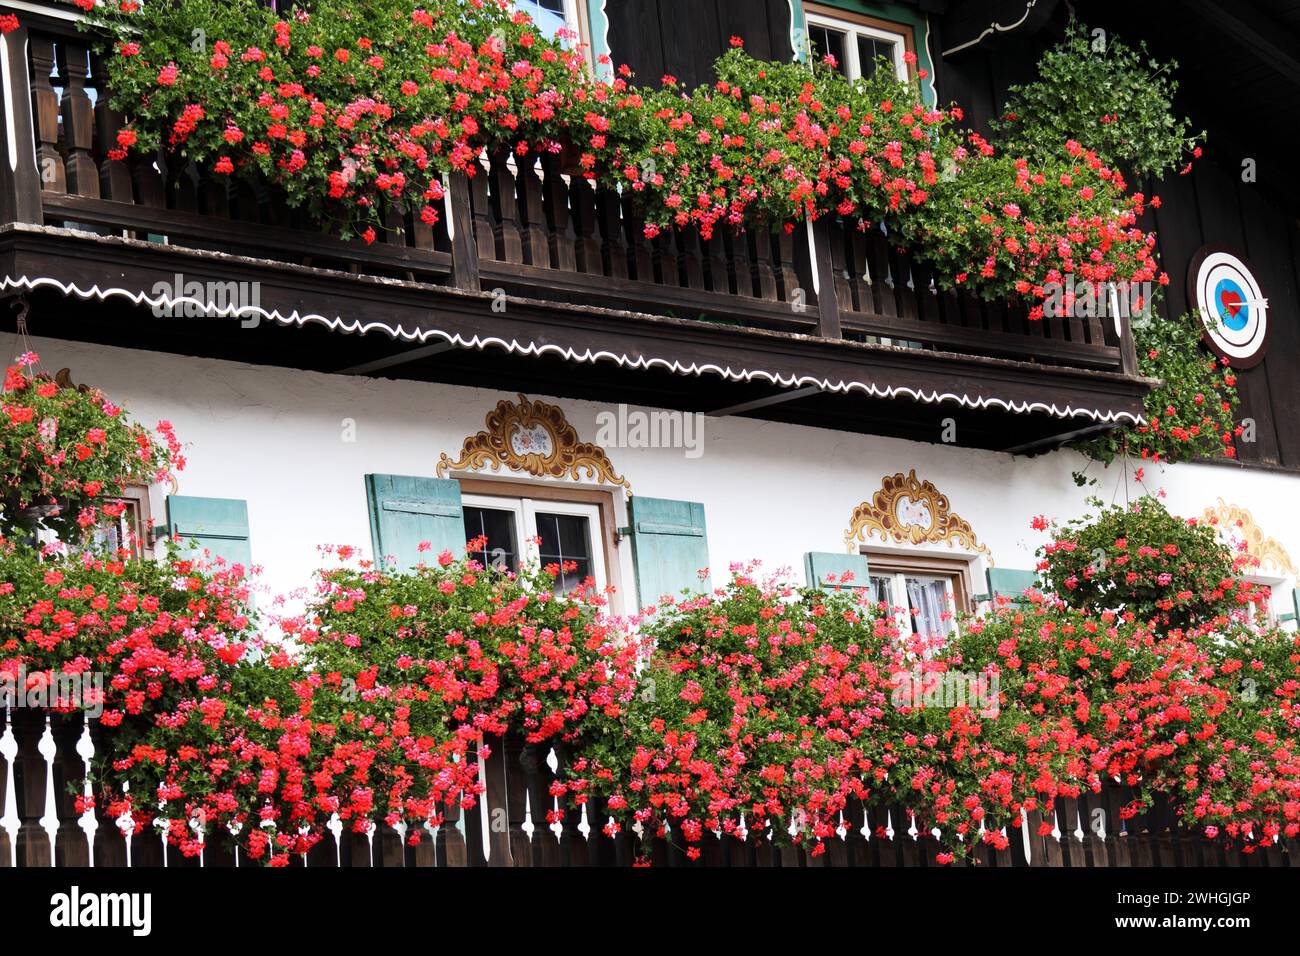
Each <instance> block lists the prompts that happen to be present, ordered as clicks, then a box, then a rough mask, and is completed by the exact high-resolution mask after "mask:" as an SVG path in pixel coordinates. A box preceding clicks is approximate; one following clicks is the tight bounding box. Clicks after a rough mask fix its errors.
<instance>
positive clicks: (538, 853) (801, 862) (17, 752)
mask: <svg viewBox="0 0 1300 956" xmlns="http://www.w3.org/2000/svg"><path fill="white" fill-rule="evenodd" d="M113 733H114V731H113V730H112V729H110V728H106V727H104V726H102V725H101V724H100V723H99V722H98V721H96V720H94V719H93V718H92V719H90V720H88V721H87V720H86V719H84V718H83V717H82V716H81V715H80V714H74V715H66V714H54V715H51V716H49V717H48V718H47V716H46V715H45V714H44V713H43V712H41V711H38V710H33V709H14V710H12V711H9V712H8V715H7V716H6V714H5V712H4V711H0V808H3V810H2V811H0V868H3V867H31V868H48V867H50V866H56V867H85V866H90V865H94V866H96V867H101V868H103V867H119V868H120V867H161V866H169V867H197V866H206V867H232V866H243V867H248V866H258V865H265V862H266V861H265V860H262V861H260V862H253V861H250V860H249V859H248V857H247V853H246V851H238V852H237V851H236V847H235V845H234V844H233V843H232V841H231V840H230V837H229V835H228V834H227V833H226V832H224V831H222V830H219V829H218V828H216V827H215V826H211V825H210V826H208V827H207V828H206V830H205V835H204V849H203V855H202V858H201V859H200V858H199V857H198V856H182V855H181V853H180V851H179V849H178V848H177V847H176V846H175V845H174V844H169V843H168V842H167V841H166V840H165V839H164V837H163V834H162V832H161V831H160V830H159V829H158V828H157V827H144V828H141V829H140V831H139V832H132V833H131V838H130V840H129V841H128V839H127V838H126V834H127V832H130V831H131V828H132V823H131V822H128V821H124V820H122V819H121V818H119V819H113V818H111V817H109V816H108V815H107V813H105V812H104V810H103V808H102V805H101V807H100V808H99V809H97V810H95V811H93V812H91V811H86V812H82V813H78V812H77V808H76V805H75V797H74V794H75V793H76V792H79V791H80V790H81V789H82V788H83V786H84V777H85V772H86V760H87V759H90V760H91V761H92V762H93V763H92V765H94V766H98V765H99V762H100V761H102V760H103V759H104V758H105V755H106V754H108V753H110V752H111V748H112V746H113ZM487 745H488V749H490V751H491V754H490V755H489V756H487V757H486V758H485V762H484V771H483V780H484V781H485V783H486V787H487V791H486V793H485V794H484V795H483V796H482V797H481V798H480V799H479V802H478V804H477V805H476V806H475V807H473V808H471V809H468V810H466V811H463V812H462V810H461V809H460V808H459V807H452V808H450V809H449V810H448V811H447V813H446V817H445V820H444V821H443V822H442V823H441V825H440V826H437V827H429V828H428V831H427V832H425V833H423V834H421V836H422V839H421V841H420V843H419V844H418V845H416V846H411V845H409V844H408V843H406V842H405V841H404V840H403V838H402V834H400V833H398V831H397V830H395V829H394V828H393V827H390V826H388V825H386V824H384V823H383V822H382V821H378V820H376V821H374V829H373V830H372V831H371V832H370V833H369V834H367V833H364V832H355V831H354V830H352V829H351V828H350V827H340V828H339V829H338V832H337V833H335V832H333V831H330V832H328V833H326V834H325V836H324V839H323V840H322V841H321V842H320V843H318V844H316V846H315V847H313V848H312V849H311V850H310V851H309V852H308V853H306V854H292V855H290V857H289V858H288V860H287V863H288V865H289V866H293V867H303V866H307V867H313V868H321V867H325V868H331V867H388V868H392V867H411V868H418V867H487V866H495V867H529V866H548V867H586V866H630V865H632V864H634V863H638V862H641V863H645V862H649V863H651V864H652V865H654V866H670V867H681V866H728V867H849V866H858V867H862V866H868V867H926V866H935V865H936V861H935V857H936V855H937V854H938V853H940V852H943V844H942V843H941V842H940V841H939V840H938V839H936V837H935V836H934V834H933V832H932V828H933V824H931V823H929V822H927V821H925V820H922V819H918V818H915V817H913V816H912V814H911V813H910V812H909V811H908V809H907V808H906V807H904V806H902V805H901V804H898V803H889V802H886V801H875V802H870V801H869V802H867V803H865V804H864V803H860V802H857V801H852V802H850V804H849V806H848V807H847V808H846V810H845V813H844V824H843V827H842V828H841V829H842V832H841V833H839V834H837V835H836V836H835V837H832V838H831V839H830V840H828V841H827V850H826V852H825V853H822V854H820V855H818V856H813V855H812V853H811V852H810V849H809V848H807V847H805V846H791V845H789V844H788V843H783V842H774V841H773V839H772V834H770V833H769V832H767V829H770V828H763V827H760V826H758V825H756V824H755V823H754V821H748V822H747V827H748V828H749V838H748V839H747V840H746V841H744V842H742V841H740V840H738V839H735V838H732V837H727V836H723V837H721V838H719V837H717V836H715V835H714V834H712V833H708V832H706V833H705V834H704V835H703V840H702V841H701V842H700V843H699V844H697V846H698V847H699V849H700V851H701V853H700V857H699V859H698V860H694V861H692V860H690V859H689V858H688V856H687V854H686V850H687V844H686V843H685V841H683V840H682V839H680V837H677V836H674V835H673V834H671V833H670V834H668V835H667V836H662V835H655V834H653V833H651V832H650V831H649V830H648V829H644V828H643V830H642V832H641V833H640V834H638V833H636V832H635V831H634V830H633V829H632V828H630V827H627V826H622V827H620V828H619V829H617V831H608V830H606V824H607V823H608V816H607V815H605V814H603V813H602V812H601V810H600V808H598V807H596V806H591V807H589V808H585V809H579V808H575V807H572V806H566V805H562V804H559V803H558V802H557V801H556V800H555V798H554V797H552V796H551V795H550V793H549V788H550V785H551V783H552V781H554V780H555V778H556V774H557V773H559V772H560V771H561V770H562V768H563V766H564V761H565V760H567V759H568V755H567V754H566V753H565V750H564V747H563V745H558V744H557V745H556V746H555V747H551V746H549V745H546V744H538V745H529V744H525V743H524V742H523V740H522V739H516V738H513V737H507V738H506V739H504V740H502V739H499V738H493V739H490V740H489V741H487ZM9 754H12V757H8V756H7V755H9ZM1133 796H1134V794H1133V792H1132V791H1131V790H1130V789H1128V788H1126V787H1123V786H1120V785H1118V784H1114V783H1109V782H1108V783H1107V785H1106V786H1105V788H1104V789H1103V791H1102V792H1101V793H1098V794H1091V793H1089V794H1084V795H1082V796H1080V797H1079V798H1078V799H1069V798H1062V799H1060V800H1058V801H1057V803H1056V806H1055V808H1054V809H1051V810H1048V811H1046V812H1045V813H1042V812H1038V811H1034V812H1032V813H1028V814H1026V815H1025V817H1024V819H1023V821H1022V824H1021V825H1020V826H1019V827H1015V826H1011V827H1007V832H1006V835H1007V841H1008V843H1007V846H1006V848H1005V849H1002V850H998V849H996V848H994V847H993V846H991V845H987V844H982V843H981V844H980V845H979V846H977V847H976V849H975V850H974V852H973V853H972V855H971V856H970V857H969V858H968V859H964V860H963V859H962V858H961V857H958V858H957V860H956V861H955V863H956V865H958V866H978V867H1071V868H1084V867H1129V866H1141V867H1151V866H1159V867H1185V866H1216V867H1217V866H1246V865H1251V866H1287V865H1293V864H1292V863H1291V862H1290V861H1292V860H1294V858H1295V855H1296V853H1297V852H1300V845H1297V842H1296V841H1295V840H1293V839H1280V840H1278V841H1276V842H1274V844H1273V845H1272V846H1270V847H1265V848H1258V847H1257V848H1256V850H1255V852H1254V853H1252V854H1249V855H1244V854H1242V853H1241V851H1240V850H1236V849H1231V848H1227V847H1225V846H1224V845H1223V844H1222V843H1219V842H1214V841H1211V840H1208V839H1206V838H1205V837H1204V836H1202V835H1200V834H1198V833H1192V832H1190V831H1188V830H1186V829H1184V828H1182V827H1181V826H1180V825H1179V824H1178V821H1177V818H1176V815H1175V814H1174V813H1173V812H1172V809H1171V806H1170V804H1169V802H1168V801H1167V800H1166V799H1164V798H1163V797H1159V796H1158V797H1157V799H1156V801H1155V804H1154V806H1152V807H1151V808H1150V809H1148V810H1146V811H1144V812H1141V813H1138V814H1137V815H1135V816H1132V817H1129V818H1126V817H1125V816H1124V814H1123V813H1122V812H1121V808H1123V807H1124V806H1125V805H1127V804H1128V803H1130V802H1131V801H1132V799H1133ZM548 813H549V814H550V818H549V819H548ZM497 820H504V821H505V824H506V825H505V826H496V825H489V822H488V821H497ZM1044 824H1045V826H1044ZM417 825H420V824H419V823H418V821H410V822H409V823H408V825H407V833H406V836H407V837H409V836H410V835H411V834H410V828H411V827H414V826H417ZM777 825H780V824H779V822H778V823H777ZM279 856H281V857H282V858H283V857H284V856H285V854H284V853H283V852H280V853H279Z"/></svg>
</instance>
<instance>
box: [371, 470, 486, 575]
mask: <svg viewBox="0 0 1300 956" xmlns="http://www.w3.org/2000/svg"><path fill="white" fill-rule="evenodd" d="M366 498H367V499H368V501H369V503H370V543H371V545H372V546H373V547H374V552H375V562H376V563H379V562H381V561H384V560H385V559H391V566H392V567H395V568H398V569H399V570H406V569H408V568H413V567H415V566H416V565H417V564H420V563H421V562H425V563H429V562H432V561H433V560H434V559H435V558H436V557H437V556H438V555H439V554H441V553H442V552H443V551H450V552H451V553H452V554H453V555H455V556H456V557H457V558H460V557H462V556H463V555H464V554H465V514H464V511H463V509H462V508H461V503H460V482H459V481H456V480H455V479H452V478H415V477H410V476H407V475H366ZM425 541H427V542H429V545H430V550H429V551H425V552H421V551H420V544H421V543H422V542H425Z"/></svg>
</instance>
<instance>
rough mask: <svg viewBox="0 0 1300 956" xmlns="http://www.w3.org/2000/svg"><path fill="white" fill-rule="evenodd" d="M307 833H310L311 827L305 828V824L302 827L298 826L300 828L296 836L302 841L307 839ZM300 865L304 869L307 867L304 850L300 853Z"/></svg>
mask: <svg viewBox="0 0 1300 956" xmlns="http://www.w3.org/2000/svg"><path fill="white" fill-rule="evenodd" d="M308 833H311V827H309V826H307V824H305V823H304V824H303V825H302V826H300V827H299V828H298V836H300V837H302V838H303V839H304V840H306V839H307V834H308ZM302 865H303V866H304V867H306V866H307V851H306V850H303V851H302Z"/></svg>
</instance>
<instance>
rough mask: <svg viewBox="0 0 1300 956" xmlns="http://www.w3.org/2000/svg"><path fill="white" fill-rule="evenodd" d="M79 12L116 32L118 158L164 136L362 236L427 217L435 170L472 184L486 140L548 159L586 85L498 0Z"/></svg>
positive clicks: (435, 213)
mask: <svg viewBox="0 0 1300 956" xmlns="http://www.w3.org/2000/svg"><path fill="white" fill-rule="evenodd" d="M81 5H82V6H83V7H84V8H85V9H87V10H88V11H90V13H91V17H92V20H93V21H94V22H96V23H98V24H100V25H101V26H104V25H106V26H108V27H109V28H110V30H111V31H112V33H113V35H114V36H116V38H117V41H116V43H115V46H114V50H113V53H114V55H113V57H112V61H111V66H110V70H111V72H112V75H113V90H114V94H115V97H116V99H117V101H118V102H120V103H122V104H123V105H124V106H125V107H126V108H127V111H128V112H129V113H130V115H131V116H132V117H133V122H132V124H131V125H130V126H128V127H127V128H125V129H124V130H123V131H122V132H121V133H120V134H119V135H118V154H117V155H118V156H119V157H125V155H126V154H127V152H128V151H129V150H131V149H135V150H139V151H145V152H147V151H149V150H152V149H156V148H157V147H158V145H159V144H160V142H161V143H165V144H166V145H167V146H169V147H170V148H174V149H176V148H184V149H185V151H186V152H187V154H188V155H190V156H193V157H195V158H196V159H198V160H199V161H200V162H202V163H204V164H205V165H207V166H208V167H209V168H211V169H212V170H214V171H215V172H216V173H218V174H220V175H234V174H240V173H246V172H252V171H256V172H257V173H259V174H260V175H261V176H262V177H265V178H266V179H268V180H269V181H270V182H272V183H275V184H277V185H278V186H280V187H281V188H283V189H284V191H285V194H286V196H287V199H288V201H289V203H290V204H291V205H293V206H303V207H306V208H307V209H308V210H310V211H311V213H312V214H313V215H314V216H315V217H316V218H317V219H318V220H319V221H321V222H323V223H326V224H329V225H330V226H331V227H333V228H337V229H338V230H339V231H340V232H341V233H342V234H343V235H344V236H345V237H346V236H351V235H362V236H364V237H365V239H366V240H367V241H374V239H375V238H376V236H377V232H376V230H378V229H382V228H384V225H383V224H384V222H385V215H386V211H387V210H388V209H391V208H398V209H406V210H410V211H412V212H413V213H414V214H415V215H416V216H417V218H418V219H419V220H420V221H422V222H424V223H426V224H428V225H433V224H434V223H436V222H437V221H438V219H439V218H440V216H441V215H442V209H443V203H442V197H443V174H444V173H445V172H447V171H449V170H463V171H466V172H468V173H469V174H471V175H473V174H474V173H475V172H476V169H477V163H478V158H479V155H480V154H481V153H482V151H483V150H484V148H486V147H489V146H497V145H502V144H505V145H508V146H509V147H510V148H512V149H513V150H514V151H515V153H516V155H517V156H518V157H519V160H520V161H521V162H522V161H525V159H526V158H532V157H533V156H535V155H536V153H537V151H538V150H542V149H547V148H550V149H554V150H558V149H559V147H558V145H556V144H555V142H554V136H555V129H554V122H555V120H556V116H557V109H558V106H559V104H560V102H561V101H563V99H564V98H565V97H566V96H567V95H568V92H569V91H570V90H571V89H573V88H575V87H578V86H581V85H582V84H583V83H584V82H585V81H584V80H583V72H582V70H583V64H584V63H585V60H584V58H583V55H582V53H581V52H580V51H576V50H572V49H565V48H564V47H563V46H561V45H559V44H558V43H556V42H554V41H552V40H549V39H546V38H544V37H542V36H541V34H539V33H538V31H537V30H536V28H535V27H533V25H532V24H531V23H530V21H529V20H528V17H527V16H526V15H525V14H522V13H514V12H512V11H510V10H509V5H508V4H503V3H498V2H496V0H467V2H465V3H452V4H429V5H428V6H427V8H426V6H425V5H423V4H420V3H415V2H400V0H392V2H384V3H367V4H361V5H357V4H353V3H346V2H340V0H326V2H323V3H314V4H312V5H311V8H310V12H308V10H307V9H306V8H304V7H295V8H294V9H293V10H292V12H291V13H289V14H287V15H286V17H285V18H280V17H279V16H277V14H276V13H275V12H274V11H273V10H271V9H269V8H267V7H266V6H264V5H262V4H258V3H253V2H236V3H233V4H232V3H224V2H218V0H186V2H185V3H184V4H181V5H180V6H179V8H176V7H169V8H166V9H160V8H157V7H156V6H153V5H139V4H134V3H132V4H122V5H120V6H115V5H111V4H110V5H103V6H99V7H96V5H95V4H94V3H93V2H91V0H84V2H81ZM191 27H193V28H194V29H196V30H198V31H200V32H201V33H202V35H204V36H205V37H206V40H207V42H205V43H201V44H191V43H190V39H189V37H190V36H191V31H190V28H191ZM178 38H179V39H178Z"/></svg>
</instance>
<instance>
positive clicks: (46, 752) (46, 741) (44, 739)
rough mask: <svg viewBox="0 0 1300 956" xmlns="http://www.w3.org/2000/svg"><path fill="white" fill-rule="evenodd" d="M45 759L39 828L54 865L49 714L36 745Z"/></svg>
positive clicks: (55, 828)
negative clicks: (47, 839) (45, 840)
mask: <svg viewBox="0 0 1300 956" xmlns="http://www.w3.org/2000/svg"><path fill="white" fill-rule="evenodd" d="M36 749H37V750H38V751H39V752H40V755H41V758H42V759H43V760H44V761H45V812H44V813H42V814H41V819H40V824H41V829H42V830H44V831H45V834H46V836H48V837H49V838H50V866H54V842H55V838H56V837H57V836H58V835H59V812H58V805H57V804H56V803H55V800H54V755H55V753H56V751H55V747H54V734H53V733H51V732H50V715H49V714H46V715H45V731H44V732H43V733H42V734H41V739H40V741H39V742H38V743H37V745H36Z"/></svg>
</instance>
